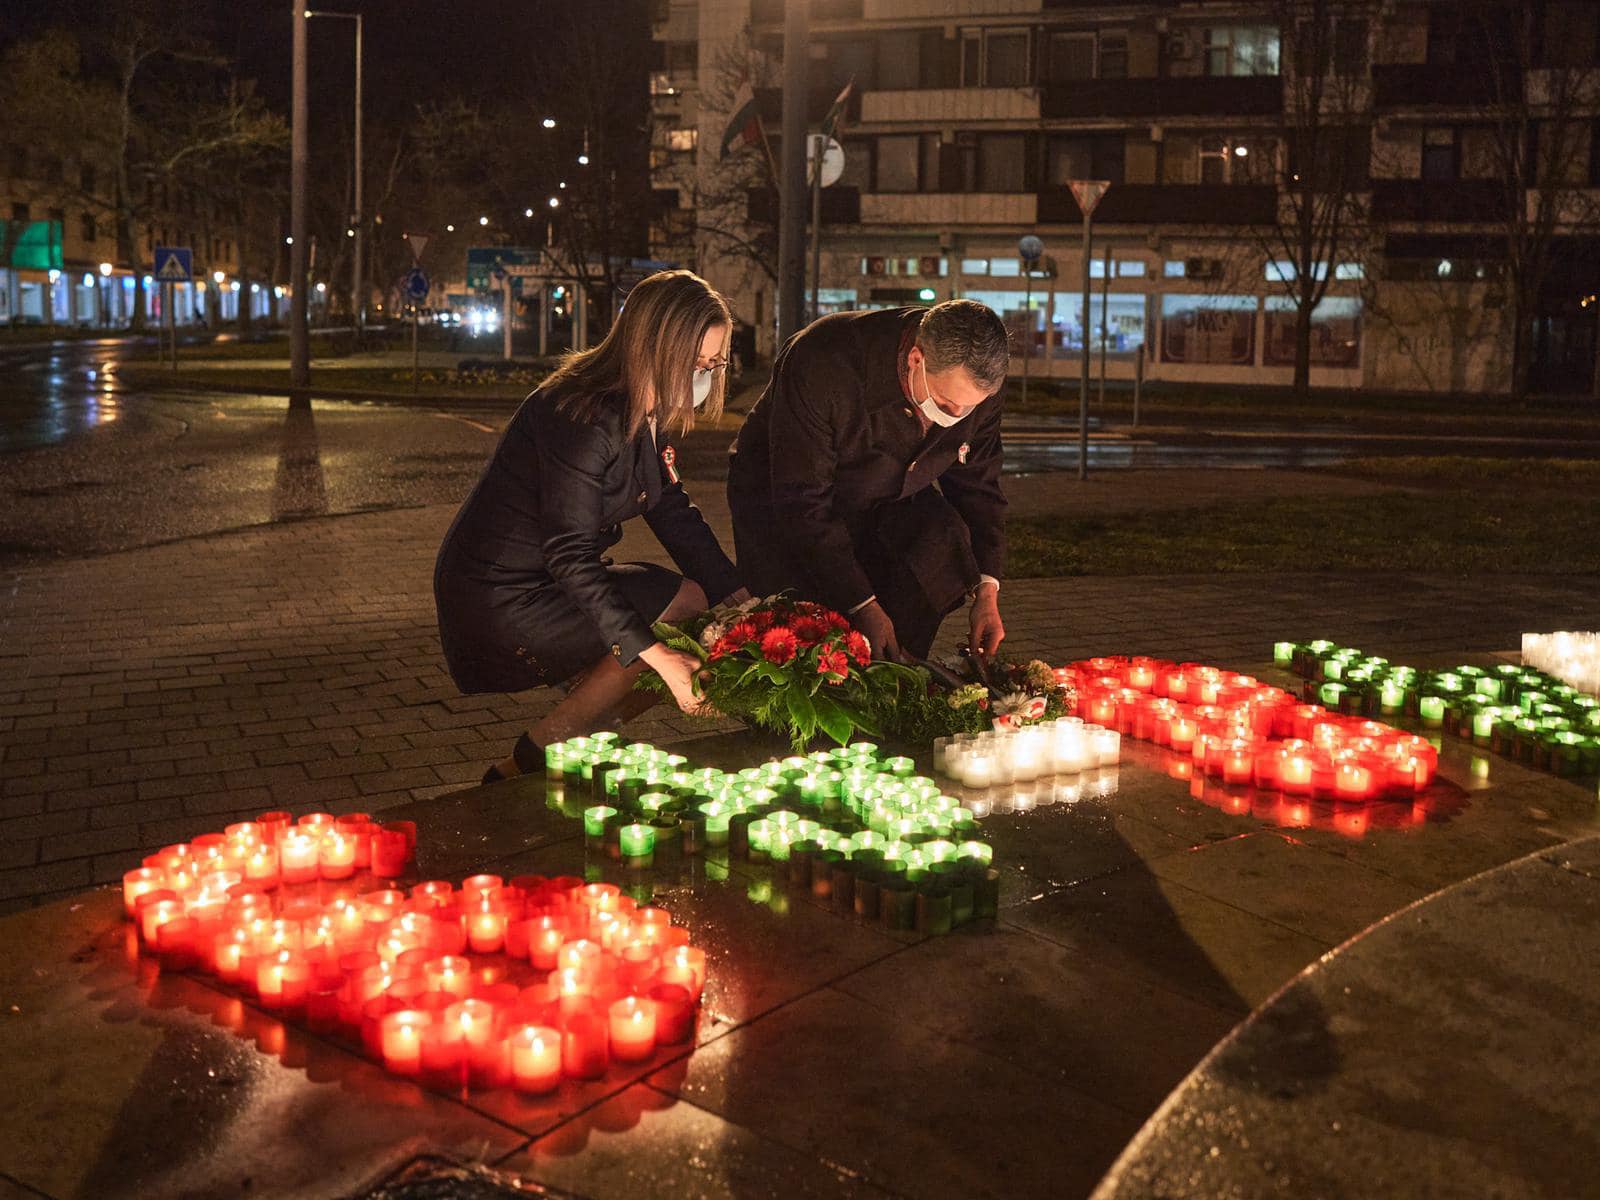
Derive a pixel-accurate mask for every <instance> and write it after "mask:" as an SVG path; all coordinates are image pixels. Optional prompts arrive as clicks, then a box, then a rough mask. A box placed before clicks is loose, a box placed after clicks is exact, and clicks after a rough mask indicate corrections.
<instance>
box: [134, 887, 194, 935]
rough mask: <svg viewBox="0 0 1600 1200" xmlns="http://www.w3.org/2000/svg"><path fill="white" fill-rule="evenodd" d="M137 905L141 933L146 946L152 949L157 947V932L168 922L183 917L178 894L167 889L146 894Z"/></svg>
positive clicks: (181, 904)
mask: <svg viewBox="0 0 1600 1200" xmlns="http://www.w3.org/2000/svg"><path fill="white" fill-rule="evenodd" d="M135 905H136V911H137V912H138V914H139V933H140V935H141V936H142V937H143V938H144V943H145V945H147V946H149V947H151V948H152V949H154V948H155V945H156V931H157V930H158V929H160V928H161V927H162V926H163V925H165V924H166V923H167V922H168V921H175V920H177V919H178V918H179V917H181V916H183V901H181V900H179V899H178V897H177V894H176V893H174V892H172V891H169V890H166V889H159V890H157V891H154V892H146V893H145V894H144V895H142V896H140V897H139V899H138V900H137V901H136V902H135Z"/></svg>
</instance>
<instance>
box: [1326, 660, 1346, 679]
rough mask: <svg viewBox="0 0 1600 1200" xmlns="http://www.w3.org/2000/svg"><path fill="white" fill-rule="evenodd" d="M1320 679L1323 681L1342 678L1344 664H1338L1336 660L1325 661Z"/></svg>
mask: <svg viewBox="0 0 1600 1200" xmlns="http://www.w3.org/2000/svg"><path fill="white" fill-rule="evenodd" d="M1322 677H1323V678H1324V679H1342V678H1344V663H1342V662H1340V661H1339V660H1338V659H1337V658H1330V659H1327V660H1326V661H1325V662H1323V664H1322Z"/></svg>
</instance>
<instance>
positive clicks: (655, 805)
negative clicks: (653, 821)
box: [639, 792, 672, 813]
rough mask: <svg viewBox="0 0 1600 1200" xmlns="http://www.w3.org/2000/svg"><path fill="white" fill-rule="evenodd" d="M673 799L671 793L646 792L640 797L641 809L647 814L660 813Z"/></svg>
mask: <svg viewBox="0 0 1600 1200" xmlns="http://www.w3.org/2000/svg"><path fill="white" fill-rule="evenodd" d="M671 799H672V793H671V792H644V793H641V795H640V796H639V807H640V808H641V809H642V810H644V811H645V812H647V813H653V812H659V811H660V809H661V806H662V805H663V804H666V803H667V802H668V801H670V800H671Z"/></svg>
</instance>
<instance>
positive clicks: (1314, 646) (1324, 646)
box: [1306, 639, 1333, 654]
mask: <svg viewBox="0 0 1600 1200" xmlns="http://www.w3.org/2000/svg"><path fill="white" fill-rule="evenodd" d="M1306 649H1307V650H1309V651H1311V653H1313V654H1326V653H1327V652H1328V651H1329V650H1332V649H1333V643H1332V642H1329V641H1324V640H1321V639H1319V640H1317V641H1315V642H1310V643H1308V644H1307V645H1306Z"/></svg>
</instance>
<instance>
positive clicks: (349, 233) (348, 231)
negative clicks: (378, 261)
mask: <svg viewBox="0 0 1600 1200" xmlns="http://www.w3.org/2000/svg"><path fill="white" fill-rule="evenodd" d="M344 235H345V237H355V235H356V231H355V230H354V229H346V230H345V231H344Z"/></svg>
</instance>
